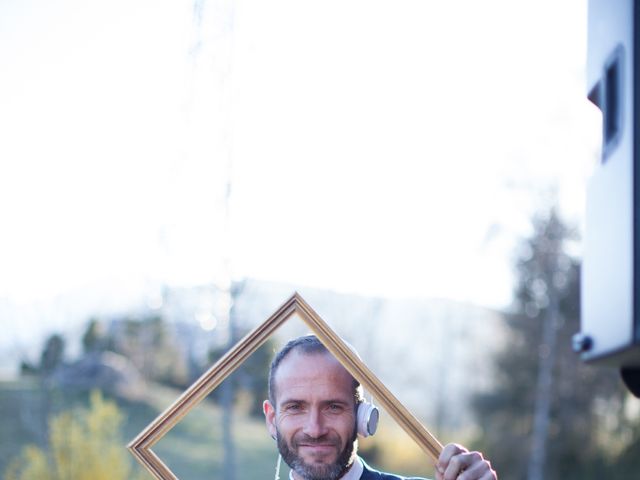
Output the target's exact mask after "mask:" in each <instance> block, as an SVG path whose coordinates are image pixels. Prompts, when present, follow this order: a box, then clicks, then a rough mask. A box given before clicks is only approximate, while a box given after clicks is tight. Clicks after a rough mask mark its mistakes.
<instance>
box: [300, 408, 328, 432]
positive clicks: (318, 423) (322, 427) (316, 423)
mask: <svg viewBox="0 0 640 480" xmlns="http://www.w3.org/2000/svg"><path fill="white" fill-rule="evenodd" d="M325 420H326V419H325V418H324V417H323V415H322V412H321V411H320V410H319V409H315V408H312V409H311V410H310V411H309V414H308V415H307V418H306V421H305V425H304V428H303V430H302V431H303V433H305V434H306V435H308V436H309V437H311V438H319V437H322V436H323V435H324V434H326V433H327V426H326V422H325Z"/></svg>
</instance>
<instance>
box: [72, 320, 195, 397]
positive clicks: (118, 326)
mask: <svg viewBox="0 0 640 480" xmlns="http://www.w3.org/2000/svg"><path fill="white" fill-rule="evenodd" d="M175 340H176V339H175V338H174V336H172V335H171V334H170V333H169V329H168V327H167V323H166V321H165V320H164V319H163V318H162V317H161V316H149V317H143V318H134V317H126V318H123V319H120V320H117V321H112V322H111V324H110V326H109V328H108V329H104V328H103V326H102V324H101V323H100V322H99V321H98V320H97V319H95V318H92V319H90V320H89V322H88V324H87V328H86V330H85V332H84V334H83V335H82V345H83V348H84V352H85V354H90V353H95V352H102V351H111V352H114V353H117V354H120V355H122V356H124V357H126V358H127V359H129V360H130V361H131V362H132V363H133V365H134V366H135V367H136V368H137V369H138V370H139V371H140V372H141V373H142V375H143V376H144V378H145V379H147V380H150V381H157V382H160V383H163V384H165V385H171V386H176V387H180V388H184V387H186V386H187V385H188V384H189V380H190V378H189V367H188V361H187V358H186V355H185V354H184V352H181V351H180V349H179V347H178V345H177V343H176V341H175Z"/></svg>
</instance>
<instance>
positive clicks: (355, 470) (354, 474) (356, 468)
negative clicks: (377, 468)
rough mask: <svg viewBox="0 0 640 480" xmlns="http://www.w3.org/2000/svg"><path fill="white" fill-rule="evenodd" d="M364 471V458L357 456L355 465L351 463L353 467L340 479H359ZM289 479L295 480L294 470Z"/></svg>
mask: <svg viewBox="0 0 640 480" xmlns="http://www.w3.org/2000/svg"><path fill="white" fill-rule="evenodd" d="M362 472H364V465H363V464H362V460H360V457H356V459H355V460H354V461H353V465H351V468H350V469H349V470H347V473H345V474H344V475H343V476H342V477H340V479H339V480H359V478H360V476H361V475H362ZM289 480H294V479H293V471H290V472H289Z"/></svg>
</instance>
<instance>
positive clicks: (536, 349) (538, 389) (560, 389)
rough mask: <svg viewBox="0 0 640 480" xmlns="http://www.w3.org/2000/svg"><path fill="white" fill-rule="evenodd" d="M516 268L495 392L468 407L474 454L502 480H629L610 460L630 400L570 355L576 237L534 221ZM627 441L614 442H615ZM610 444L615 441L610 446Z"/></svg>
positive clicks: (555, 223)
mask: <svg viewBox="0 0 640 480" xmlns="http://www.w3.org/2000/svg"><path fill="white" fill-rule="evenodd" d="M532 225H533V234H532V235H531V237H530V238H528V239H527V240H525V241H523V242H522V244H521V248H520V251H519V255H518V259H517V262H516V272H517V275H518V279H517V285H516V288H515V292H514V308H513V311H512V313H510V314H509V315H508V316H507V326H508V330H509V333H508V342H507V344H506V345H505V348H504V349H503V350H502V351H501V352H500V353H499V354H498V355H497V357H496V358H495V359H494V368H495V376H496V385H495V388H494V389H493V390H492V391H491V392H490V393H484V394H481V395H478V396H477V397H476V399H475V402H474V407H475V411H476V414H477V417H478V421H479V423H480V425H481V427H482V430H483V432H482V440H480V441H479V443H480V445H478V446H479V447H480V448H482V449H483V450H484V451H486V452H487V455H488V456H489V458H491V459H492V462H493V463H494V466H495V467H496V470H497V471H498V472H500V475H501V478H502V479H503V480H515V479H526V478H533V477H535V471H536V468H538V469H539V470H540V472H539V474H540V475H541V476H542V478H545V479H547V480H554V479H558V480H559V479H562V480H572V479H576V480H577V479H580V480H589V479H597V478H607V479H616V478H617V479H623V478H628V477H626V476H624V475H625V473H623V472H622V471H620V470H618V469H616V467H615V460H616V457H617V455H618V454H619V453H620V452H621V451H622V450H624V449H625V448H626V447H628V446H629V445H630V444H631V441H632V439H633V435H634V434H633V431H634V420H633V419H629V418H627V416H626V415H625V413H624V412H625V408H624V406H625V402H627V401H629V400H631V399H630V398H629V396H628V394H627V393H626V390H625V389H624V387H623V386H622V384H621V382H620V381H619V378H618V375H617V372H616V371H614V370H608V369H600V368H595V367H593V366H588V365H585V364H584V363H583V362H581V360H580V359H579V357H578V356H577V355H576V354H575V353H574V352H573V351H572V349H571V337H572V336H573V334H574V333H576V332H577V331H578V330H579V318H580V266H579V262H578V261H577V260H576V259H575V258H573V257H571V256H570V255H569V254H568V253H567V244H568V242H569V241H571V240H572V239H573V238H574V237H575V235H574V233H573V232H572V231H571V229H569V228H568V227H567V226H566V225H565V224H564V223H563V222H562V220H561V219H560V217H559V216H558V214H557V212H556V211H555V209H551V210H550V211H549V212H547V213H546V214H539V215H537V216H535V217H534V218H533V221H532ZM621 438H625V439H626V440H625V441H624V442H622V444H621V441H620V439H621ZM612 439H613V441H612Z"/></svg>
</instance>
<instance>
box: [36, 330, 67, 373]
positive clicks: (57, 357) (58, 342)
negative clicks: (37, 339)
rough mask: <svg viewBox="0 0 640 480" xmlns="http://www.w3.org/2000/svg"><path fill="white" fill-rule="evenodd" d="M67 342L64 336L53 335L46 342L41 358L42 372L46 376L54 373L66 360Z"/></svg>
mask: <svg viewBox="0 0 640 480" xmlns="http://www.w3.org/2000/svg"><path fill="white" fill-rule="evenodd" d="M64 347H65V342H64V338H63V337H62V335H57V334H54V335H51V336H50V337H49V338H48V339H47V341H46V342H45V345H44V349H43V350H42V355H41V357H40V371H41V372H42V373H44V374H48V373H51V372H53V371H54V370H55V369H56V367H58V366H59V365H61V364H62V361H63V359H64Z"/></svg>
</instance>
